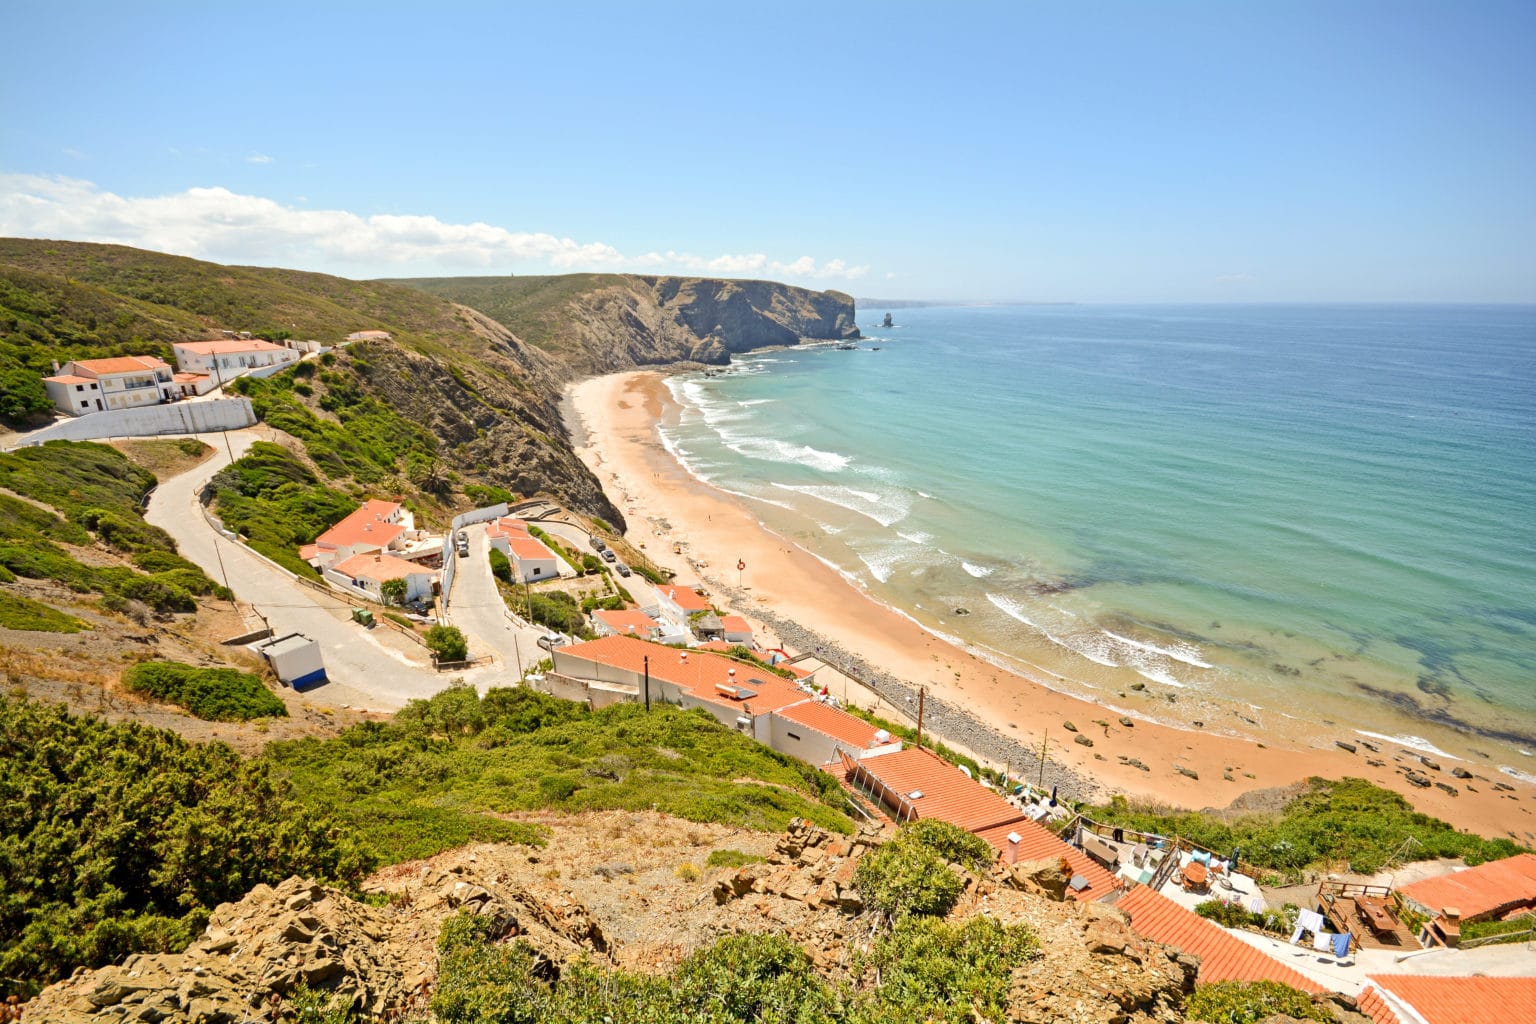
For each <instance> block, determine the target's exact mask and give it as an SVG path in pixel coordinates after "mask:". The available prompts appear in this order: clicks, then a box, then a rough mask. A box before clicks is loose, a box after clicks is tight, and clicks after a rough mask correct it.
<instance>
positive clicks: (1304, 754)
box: [568, 371, 1536, 843]
mask: <svg viewBox="0 0 1536 1024" xmlns="http://www.w3.org/2000/svg"><path fill="white" fill-rule="evenodd" d="M568 397H569V408H570V409H571V410H572V411H573V412H574V414H575V416H576V418H577V419H578V420H579V424H573V426H579V428H580V429H579V433H578V438H577V440H578V442H579V443H580V445H581V447H580V448H579V449H578V450H579V452H580V454H581V456H582V458H583V459H584V460H585V461H586V463H587V465H588V466H589V467H591V469H592V470H593V472H594V473H595V474H596V475H597V477H598V479H599V480H600V481H601V482H602V485H603V487H604V489H605V490H606V491H607V493H608V495H609V497H610V498H611V499H612V500H613V501H614V503H615V504H616V505H617V506H618V507H619V508H620V509H621V510H622V511H623V513H624V515H625V517H626V519H627V524H628V533H627V535H626V536H627V539H628V540H629V541H630V542H631V543H633V544H635V545H636V546H638V547H643V548H644V549H645V550H646V552H647V553H648V554H649V555H650V556H651V557H652V558H653V560H655V561H656V562H657V563H658V564H660V565H662V566H665V567H667V568H670V569H672V570H674V571H676V572H677V573H678V577H677V578H678V580H679V582H683V583H690V582H698V583H699V584H701V585H702V586H703V587H704V588H705V589H706V590H708V591H711V592H713V593H714V594H716V595H718V597H717V602H718V603H731V604H732V610H733V611H736V612H738V613H740V614H742V615H744V616H746V617H747V618H748V619H749V620H751V621H753V622H754V624H755V625H761V624H762V621H763V619H762V612H763V610H771V612H772V613H773V615H774V616H776V617H778V618H780V619H788V620H790V621H793V622H795V623H798V624H801V625H803V626H805V627H807V628H808V629H809V630H811V631H813V632H814V633H817V634H819V635H821V636H824V637H826V638H828V639H830V640H832V641H834V642H835V643H837V644H838V645H839V646H840V647H842V648H843V649H844V650H846V651H849V652H854V653H856V654H857V655H858V657H860V658H861V659H862V660H863V661H864V662H866V663H868V664H870V665H874V666H878V667H879V668H880V669H882V670H884V671H885V672H887V673H890V674H892V675H894V676H896V677H898V678H900V679H901V680H903V681H905V682H907V683H909V684H911V685H912V686H922V687H926V688H927V690H928V692H929V693H930V694H933V695H935V696H937V697H939V698H941V699H942V700H944V701H947V702H950V703H952V704H954V705H956V706H958V707H962V708H965V709H966V710H968V711H969V712H971V713H972V714H973V715H974V716H975V717H977V718H979V719H981V720H982V721H984V722H986V723H988V724H989V725H991V726H992V727H993V728H994V729H996V730H998V731H999V732H1001V733H1003V734H1004V735H1006V736H1009V737H1011V738H1013V739H1015V740H1017V741H1018V742H1019V743H1022V744H1024V745H1026V746H1029V747H1031V748H1033V749H1035V750H1039V749H1040V748H1041V747H1042V745H1043V744H1044V745H1046V746H1047V749H1048V756H1049V759H1050V760H1052V761H1053V762H1056V763H1059V764H1061V765H1063V766H1064V767H1066V768H1068V769H1070V770H1071V771H1072V772H1073V773H1074V774H1075V775H1077V776H1078V777H1080V778H1082V779H1087V780H1091V784H1093V785H1096V786H1097V788H1098V792H1097V793H1093V794H1088V793H1080V794H1072V795H1074V796H1097V797H1100V798H1102V797H1105V796H1107V795H1109V794H1111V793H1124V794H1126V795H1127V796H1130V797H1132V798H1149V799H1154V800H1160V801H1164V802H1167V803H1169V804H1173V805H1176V806H1181V807H1188V808H1201V807H1211V806H1225V805H1226V804H1228V803H1230V802H1231V801H1232V800H1233V799H1234V798H1236V797H1238V796H1239V795H1241V794H1243V793H1246V792H1248V791H1251V790H1255V789H1263V788H1270V787H1277V786H1285V785H1288V784H1291V783H1295V782H1298V781H1301V780H1303V779H1306V778H1308V777H1309V776H1314V775H1317V776H1323V777H1327V778H1340V777H1344V776H1355V777H1361V778H1366V779H1369V780H1371V781H1372V782H1375V783H1377V784H1379V785H1382V786H1385V787H1388V788H1390V789H1393V790H1395V791H1397V792H1400V793H1402V794H1403V795H1404V796H1405V797H1407V798H1408V800H1409V801H1410V802H1411V803H1412V804H1413V805H1414V807H1415V808H1417V809H1418V810H1420V811H1423V812H1425V813H1428V814H1433V815H1435V816H1436V817H1440V818H1443V819H1445V820H1446V821H1449V822H1451V823H1453V824H1454V825H1456V826H1457V827H1458V828H1462V829H1467V830H1470V831H1473V832H1477V833H1479V834H1482V835H1486V836H1509V837H1512V838H1515V839H1516V840H1517V841H1519V842H1522V843H1530V842H1531V835H1532V833H1536V786H1532V785H1529V784H1526V783H1522V782H1520V781H1518V780H1516V779H1513V778H1507V777H1505V776H1502V775H1500V774H1498V772H1497V770H1496V768H1495V767H1494V766H1492V765H1486V766H1485V765H1477V764H1470V765H1469V766H1468V767H1469V768H1470V769H1471V770H1472V772H1473V773H1474V776H1475V777H1474V778H1473V779H1454V778H1450V777H1448V775H1446V774H1445V773H1442V772H1437V771H1433V770H1426V774H1428V775H1429V776H1431V777H1432V778H1434V779H1435V780H1436V781H1444V782H1446V783H1448V784H1454V786H1455V787H1456V789H1457V790H1458V791H1459V795H1457V796H1451V795H1450V794H1449V793H1446V792H1444V791H1442V790H1440V789H1437V788H1429V789H1421V788H1417V787H1415V786H1413V785H1411V784H1410V783H1409V782H1407V781H1406V779H1405V778H1404V777H1403V775H1402V774H1400V773H1399V771H1397V769H1398V768H1399V767H1400V766H1401V765H1405V764H1410V763H1413V764H1414V765H1415V766H1416V767H1417V759H1416V753H1415V752H1409V751H1406V750H1405V749H1403V748H1400V747H1398V746H1396V745H1395V744H1391V743H1382V744H1381V750H1380V753H1379V754H1376V755H1370V754H1369V753H1368V752H1367V751H1366V750H1364V749H1361V750H1360V751H1359V752H1358V753H1355V754H1350V753H1348V752H1346V751H1344V750H1341V749H1338V748H1336V747H1334V745H1333V741H1334V739H1335V738H1336V737H1337V736H1338V735H1339V730H1338V729H1337V728H1336V727H1335V728H1329V727H1328V726H1326V725H1324V723H1322V722H1316V723H1307V722H1305V721H1303V722H1302V723H1301V724H1300V725H1299V726H1298V728H1297V729H1296V730H1295V731H1293V732H1291V733H1289V734H1287V735H1286V736H1284V737H1276V736H1264V737H1263V738H1262V741H1261V739H1260V738H1259V737H1243V736H1234V735H1213V734H1211V733H1208V732H1203V731H1201V729H1200V728H1197V727H1196V726H1195V725H1193V723H1192V722H1191V723H1190V724H1189V725H1188V727H1187V728H1173V727H1169V726H1166V725H1159V724H1157V723H1154V722H1149V721H1146V720H1136V719H1131V721H1132V722H1133V724H1132V725H1129V726H1127V725H1124V724H1122V722H1121V720H1120V716H1119V714H1118V712H1115V711H1111V710H1109V709H1107V708H1104V707H1102V706H1100V705H1097V704H1094V703H1091V702H1087V701H1084V700H1080V699H1077V698H1075V697H1071V696H1068V695H1066V694H1062V693H1059V692H1056V691H1054V690H1051V689H1049V688H1047V687H1046V686H1043V685H1040V684H1038V683H1035V682H1032V681H1030V680H1028V679H1025V678H1023V677H1021V676H1018V675H1014V674H1012V673H1010V672H1007V671H1005V670H1003V669H1000V668H998V667H997V666H996V665H994V664H991V663H990V662H988V661H985V660H982V659H981V658H978V657H976V656H975V655H973V654H971V653H969V652H967V651H965V650H962V649H960V648H958V647H956V646H954V645H952V644H950V643H948V642H946V641H944V640H942V639H940V638H938V637H935V636H934V635H932V634H930V633H929V632H927V631H926V630H924V629H923V628H922V627H921V626H919V625H918V624H917V623H916V622H914V621H912V620H911V619H909V618H907V617H906V616H904V615H901V614H899V613H898V612H896V611H894V610H892V609H890V608H887V607H885V606H884V605H882V604H880V603H878V602H876V601H875V600H873V599H872V598H871V597H870V596H869V595H868V594H867V593H865V592H864V591H863V590H862V589H861V588H859V587H857V586H855V585H854V584H852V583H850V582H849V581H848V580H847V579H845V578H844V577H843V576H842V575H840V574H839V573H838V572H837V571H835V570H834V569H832V568H830V567H829V566H828V565H826V564H824V563H823V562H821V561H819V560H818V559H817V558H815V557H814V556H813V555H811V554H810V553H809V552H807V551H805V550H803V549H802V548H800V547H798V546H796V545H795V544H794V543H792V542H790V541H788V540H786V539H784V538H783V537H780V536H778V535H777V534H775V533H772V532H771V531H769V530H767V529H766V528H764V527H763V525H762V524H761V523H760V522H759V520H758V519H757V517H756V516H754V515H753V514H752V512H751V511H750V510H749V509H748V508H746V507H745V506H744V505H743V504H742V503H741V502H739V501H738V500H736V499H735V498H733V497H732V496H731V495H728V494H725V493H723V492H720V491H717V490H715V489H713V488H711V487H708V486H707V485H705V484H703V483H701V482H700V481H698V480H697V479H696V478H694V477H692V476H691V475H690V474H688V473H687V471H686V470H684V469H683V467H682V466H681V465H680V464H679V463H678V462H677V461H676V460H675V459H674V458H673V457H672V456H671V455H670V454H669V453H668V452H667V450H666V449H665V448H664V447H663V446H662V444H661V441H660V438H659V435H658V434H657V430H656V427H657V424H658V423H659V422H661V420H662V417H663V415H664V414H665V413H666V412H667V409H668V407H669V406H670V405H671V403H672V398H671V394H670V392H668V390H667V389H666V387H665V384H664V383H663V378H662V376H661V375H660V374H658V373H655V372H649V371H642V372H632V373H624V374H615V375H611V376H606V377H598V378H593V379H589V380H587V381H584V382H581V383H580V384H578V385H576V386H574V387H573V388H572V389H571V391H570V393H569V396H568ZM742 563H744V564H745V569H742V570H739V571H738V568H737V566H738V564H742ZM727 591H730V592H733V593H737V594H744V595H749V600H746V601H736V602H730V600H729V598H728V597H726V596H725V594H726V592H727ZM769 632H771V630H769ZM849 699H850V700H851V701H852V702H853V703H856V704H864V705H866V706H868V704H869V703H871V702H872V700H873V698H870V697H866V698H865V699H863V700H861V699H860V696H859V694H858V693H857V692H856V693H850V694H849ZM1191 711H1192V712H1193V714H1192V718H1193V717H1194V716H1197V715H1199V714H1200V712H1199V711H1198V709H1193V708H1192V709H1191ZM1067 722H1071V723H1073V724H1074V725H1075V726H1076V727H1077V730H1078V732H1077V734H1076V736H1083V737H1086V738H1088V739H1091V740H1092V746H1088V745H1085V744H1083V743H1080V742H1077V741H1076V736H1074V734H1073V733H1072V732H1070V731H1068V730H1067V728H1066V727H1065V724H1064V723H1067ZM940 736H941V738H943V739H945V740H946V741H951V740H952V739H953V738H952V737H948V736H944V735H943V731H942V729H941V730H940ZM961 745H963V744H961ZM1122 757H1126V758H1130V759H1134V760H1135V761H1139V762H1140V763H1141V764H1142V765H1144V766H1145V769H1146V770H1143V769H1142V768H1140V767H1137V766H1136V765H1134V764H1131V763H1129V762H1127V761H1122V759H1121V758H1122ZM1367 757H1374V758H1376V759H1379V760H1381V761H1383V762H1384V764H1383V765H1382V766H1380V767H1372V766H1370V765H1368V764H1367V760H1366V759H1367ZM995 767H998V768H1001V767H1002V765H1001V764H997V765H995ZM1181 768H1182V769H1185V770H1187V771H1188V772H1190V773H1192V774H1193V775H1194V776H1197V778H1195V777H1191V776H1190V775H1188V774H1183V773H1181V772H1180V771H1179V770H1178V769H1181ZM1496 783H1501V784H1505V785H1508V786H1513V791H1512V792H1511V791H1499V790H1495V788H1494V785H1495V784H1496Z"/></svg>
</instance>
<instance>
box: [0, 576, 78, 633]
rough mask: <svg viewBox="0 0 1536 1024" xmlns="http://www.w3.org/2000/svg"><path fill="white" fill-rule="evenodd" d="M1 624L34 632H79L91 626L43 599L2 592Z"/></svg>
mask: <svg viewBox="0 0 1536 1024" xmlns="http://www.w3.org/2000/svg"><path fill="white" fill-rule="evenodd" d="M0 571H4V570H0ZM13 578H14V577H13ZM0 582H7V581H6V580H4V579H0ZM0 626H4V627H5V628H6V629H23V630H27V631H29V632H33V633H78V632H80V631H81V630H82V629H89V628H90V627H89V626H87V625H86V624H85V623H83V622H81V621H80V620H79V619H77V618H75V617H74V616H73V615H65V614H64V613H63V612H61V611H59V610H58V609H56V608H50V607H49V606H48V605H46V604H43V603H42V602H41V601H34V600H32V599H31V598H30V597H22V596H21V595H20V594H9V593H0Z"/></svg>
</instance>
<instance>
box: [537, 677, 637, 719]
mask: <svg viewBox="0 0 1536 1024" xmlns="http://www.w3.org/2000/svg"><path fill="white" fill-rule="evenodd" d="M535 685H536V688H537V689H540V690H543V691H544V692H545V693H547V694H549V695H550V696H552V697H559V698H561V699H562V700H578V701H581V702H582V703H584V704H587V705H588V706H590V707H591V708H592V710H593V711H596V710H598V709H600V708H606V707H608V706H609V705H610V704H623V703H625V702H629V703H638V702H639V701H640V700H642V697H641V696H640V695H639V694H637V693H635V692H634V691H633V690H629V689H626V688H623V687H619V686H605V685H603V684H600V683H593V682H590V681H588V680H585V679H572V678H571V677H570V676H562V675H560V674H558V673H555V672H546V673H544V678H543V681H542V682H539V683H537V684H535ZM652 699H653V700H654V699H655V695H654V694H652Z"/></svg>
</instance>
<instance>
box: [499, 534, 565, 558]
mask: <svg viewBox="0 0 1536 1024" xmlns="http://www.w3.org/2000/svg"><path fill="white" fill-rule="evenodd" d="M507 548H508V549H509V550H510V551H511V552H512V557H513V558H516V559H518V560H522V559H528V560H530V561H535V562H538V561H544V560H548V561H554V558H555V553H554V552H553V551H551V550H549V548H547V547H545V546H544V542H543V541H541V540H539V539H538V538H537V537H532V536H529V535H526V534H525V535H523V536H518V535H517V534H515V533H514V534H509V535H508V536H507Z"/></svg>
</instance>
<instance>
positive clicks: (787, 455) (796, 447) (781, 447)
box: [719, 430, 853, 473]
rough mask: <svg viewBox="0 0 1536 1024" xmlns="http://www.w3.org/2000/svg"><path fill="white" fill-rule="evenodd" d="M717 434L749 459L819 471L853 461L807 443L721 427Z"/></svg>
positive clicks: (730, 446)
mask: <svg viewBox="0 0 1536 1024" xmlns="http://www.w3.org/2000/svg"><path fill="white" fill-rule="evenodd" d="M719 433H720V440H721V441H723V442H725V446H726V447H727V448H729V449H730V450H731V451H733V452H735V453H736V454H737V455H745V456H746V457H747V458H749V459H762V460H763V461H764V462H787V463H789V464H790V465H794V466H809V467H811V468H812V469H819V470H821V471H822V472H823V473H836V472H837V471H838V470H841V469H846V468H847V466H848V463H850V462H852V461H853V460H852V459H850V458H849V457H848V456H846V455H839V454H838V453H837V452H824V451H822V450H821V449H819V448H812V447H811V446H810V445H806V444H791V443H790V442H788V441H780V440H779V439H778V438H774V437H756V436H752V435H743V434H739V433H736V432H733V431H729V430H721V431H720V432H719Z"/></svg>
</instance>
